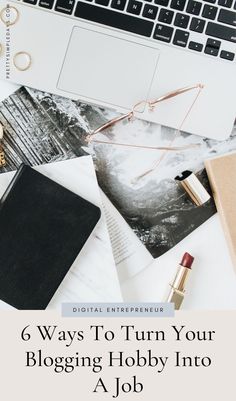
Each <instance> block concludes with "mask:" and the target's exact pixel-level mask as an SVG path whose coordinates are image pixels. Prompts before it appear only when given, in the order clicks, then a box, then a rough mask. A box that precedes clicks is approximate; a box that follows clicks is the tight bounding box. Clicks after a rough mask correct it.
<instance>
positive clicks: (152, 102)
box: [149, 84, 204, 107]
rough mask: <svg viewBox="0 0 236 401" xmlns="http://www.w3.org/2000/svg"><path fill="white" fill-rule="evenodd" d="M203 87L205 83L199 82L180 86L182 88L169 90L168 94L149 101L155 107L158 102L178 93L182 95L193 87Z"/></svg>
mask: <svg viewBox="0 0 236 401" xmlns="http://www.w3.org/2000/svg"><path fill="white" fill-rule="evenodd" d="M197 88H199V89H203V88H204V85H203V84H197V85H193V86H186V87H184V88H180V89H176V90H175V91H172V92H169V93H167V94H166V95H163V96H161V97H159V98H158V99H157V100H153V101H151V102H149V105H150V107H155V106H156V104H157V103H160V102H163V101H164V100H168V99H171V98H172V97H175V96H178V95H182V94H183V93H186V92H189V91H191V90H193V89H197Z"/></svg>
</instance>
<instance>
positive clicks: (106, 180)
mask: <svg viewBox="0 0 236 401" xmlns="http://www.w3.org/2000/svg"><path fill="white" fill-rule="evenodd" d="M117 115H118V114H117V113H115V112H114V111H112V110H110V109H105V108H101V107H97V106H92V105H87V104H84V103H81V102H79V101H74V100H71V99H67V98H64V97H60V96H57V95H52V94H49V93H44V92H40V91H36V90H33V89H28V88H25V87H22V88H20V89H19V90H18V91H16V92H15V93H14V94H12V95H11V96H10V97H9V98H7V99H6V100H4V101H3V102H2V104H1V105H0V122H1V124H2V125H3V126H4V138H3V147H4V151H5V157H6V161H7V164H6V166H5V167H4V168H2V170H1V171H2V172H6V171H9V170H12V169H15V168H17V167H18V166H19V165H20V163H21V162H22V161H24V162H26V163H28V164H30V165H38V164H45V163H49V162H55V161H61V160H65V159H70V158H74V157H79V156H83V155H87V154H91V155H92V156H93V160H94V163H95V167H96V172H97V178H98V182H99V185H100V187H101V188H102V190H103V191H104V192H105V194H106V195H107V197H108V198H109V199H110V201H111V202H112V203H113V205H114V206H115V208H116V209H117V210H118V211H119V212H120V213H121V215H122V216H123V217H124V219H125V220H126V222H127V223H128V224H129V226H130V227H131V228H132V230H133V231H134V233H135V234H136V235H137V236H138V238H139V239H140V240H141V242H142V243H143V244H144V245H145V246H146V248H147V249H148V251H149V252H150V253H151V255H152V256H153V257H154V258H157V257H159V256H161V255H162V254H164V253H165V252H167V251H168V250H170V249H171V248H172V247H174V246H175V245H176V244H177V243H178V242H179V241H181V240H182V239H183V238H185V237H186V236H187V235H188V234H190V233H191V232H192V231H193V230H195V229H196V228H197V227H199V226H200V225H201V224H202V223H204V222H205V221H206V220H207V219H209V218H210V217H211V216H212V215H213V214H214V213H215V212H216V209H215V205H214V201H213V199H212V198H211V200H210V201H208V202H207V203H206V204H205V205H203V206H201V207H197V206H196V205H194V203H193V202H192V201H191V200H190V199H189V197H188V195H187V194H186V192H185V191H184V190H183V188H182V187H180V186H179V184H178V183H177V182H176V181H175V179H174V178H175V177H176V176H177V175H179V174H181V172H183V171H184V170H191V171H193V172H195V173H196V174H197V176H198V178H199V179H200V181H201V182H202V183H203V185H204V186H205V187H206V188H208V190H209V191H210V188H209V184H208V180H207V176H206V173H205V170H204V168H203V160H204V159H206V158H208V157H211V156H215V155H220V154H222V153H225V152H231V151H233V150H235V149H236V131H234V132H233V133H232V135H231V137H230V138H229V139H228V140H226V141H224V142H218V141H216V140H212V139H206V138H202V137H199V136H194V135H190V134H187V133H185V132H177V131H175V130H173V129H171V128H167V127H164V126H160V125H156V124H153V123H150V122H143V121H140V120H138V119H133V120H131V121H128V120H126V121H123V122H120V123H118V124H116V125H114V126H113V127H112V128H110V129H107V130H105V131H103V132H101V133H99V134H97V135H96V136H94V138H95V139H96V141H97V142H95V141H94V143H93V141H91V142H90V143H89V142H88V136H89V134H91V132H92V131H93V130H95V129H96V128H98V127H99V126H100V125H102V124H104V123H105V122H107V121H109V120H110V119H112V118H114V117H116V116H117ZM99 141H100V142H101V143H99ZM103 142H106V143H103ZM170 144H171V146H173V145H174V146H175V147H179V148H181V147H182V146H186V145H189V148H187V149H185V150H179V151H173V150H169V151H161V150H158V149H153V148H158V147H171V146H170ZM135 146H137V147H135ZM142 146H144V148H142ZM145 147H146V148H145ZM148 147H150V148H149V149H147V148H148Z"/></svg>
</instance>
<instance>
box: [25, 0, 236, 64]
mask: <svg viewBox="0 0 236 401" xmlns="http://www.w3.org/2000/svg"><path fill="white" fill-rule="evenodd" d="M23 1H24V2H25V3H28V4H31V5H38V6H39V7H42V8H45V9H48V10H54V11H57V12H60V13H63V14H67V15H74V16H75V17H78V18H81V19H83V20H87V21H92V22H96V23H100V24H102V25H106V26H109V27H112V28H117V29H121V30H123V31H126V32H130V33H133V34H138V35H141V36H144V37H149V38H152V39H154V40H157V41H160V42H164V43H168V44H172V45H174V46H178V47H182V48H188V49H190V50H191V51H194V52H199V53H200V52H202V53H204V54H207V55H209V56H212V57H220V58H222V59H225V60H228V61H233V60H234V58H235V54H234V52H233V51H232V43H236V0H207V1H196V0H144V1H140V0H84V1H76V0H23ZM196 34H197V35H196ZM207 37H208V38H207ZM196 38H197V40H196ZM227 42H228V43H231V46H230V47H229V48H230V50H229V49H227Z"/></svg>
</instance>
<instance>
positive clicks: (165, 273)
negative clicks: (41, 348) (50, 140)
mask: <svg viewBox="0 0 236 401" xmlns="http://www.w3.org/2000/svg"><path fill="white" fill-rule="evenodd" d="M16 88H17V87H16V86H14V85H10V84H7V83H3V82H1V83H0V101H1V100H3V99H4V98H5V97H7V96H8V95H9V94H10V93H11V92H12V91H13V90H15V89H16ZM184 252H189V253H191V254H192V255H193V256H194V257H195V262H194V265H193V270H192V275H191V278H190V280H189V282H188V288H187V293H186V297H185V300H184V304H183V308H184V309H186V310H187V309H215V310H217V309H235V308H236V266H235V268H234V267H233V264H232V262H231V259H230V255H229V252H228V247H227V244H226V240H225V237H224V233H223V230H222V227H221V224H220V221H219V216H218V215H215V216H214V217H212V218H211V219H210V220H208V221H207V222H206V223H204V224H203V225H202V226H201V227H199V228H198V229H197V230H195V231H194V232H193V233H192V234H190V235H189V236H188V237H187V238H185V239H184V240H183V241H182V242H181V243H179V244H178V245H177V246H175V247H174V248H173V249H172V250H170V251H169V252H167V253H166V254H165V255H163V256H161V257H160V258H158V260H155V261H154V262H153V263H152V265H151V266H149V267H147V268H146V269H145V270H143V271H142V272H141V273H140V274H138V275H137V276H136V277H134V278H132V279H130V280H129V281H126V282H125V283H124V284H123V285H122V292H123V297H124V300H125V301H127V302H128V301H139V302H140V301H141V302H142V301H143V302H144V301H153V302H157V301H161V300H163V298H164V297H165V293H166V291H167V290H168V287H167V283H169V282H171V281H172V279H173V276H174V274H175V272H176V269H177V265H178V263H179V262H180V260H181V257H182V255H183V254H184Z"/></svg>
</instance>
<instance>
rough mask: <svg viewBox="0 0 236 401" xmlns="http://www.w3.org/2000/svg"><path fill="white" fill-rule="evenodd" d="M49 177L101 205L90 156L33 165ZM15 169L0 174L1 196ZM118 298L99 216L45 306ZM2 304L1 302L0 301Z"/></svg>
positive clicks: (119, 299)
mask: <svg viewBox="0 0 236 401" xmlns="http://www.w3.org/2000/svg"><path fill="white" fill-rule="evenodd" d="M36 169H37V170H38V171H40V172H41V173H43V174H45V175H46V176H48V177H49V178H51V179H53V180H54V181H56V182H58V183H59V184H61V185H63V186H64V187H66V188H68V189H69V190H71V191H73V192H74V193H77V194H78V195H80V196H82V197H83V198H85V199H87V200H88V201H90V202H92V203H94V204H95V205H97V206H99V207H100V208H101V197H100V192H99V188H98V184H97V180H96V175H95V171H94V166H93V161H92V158H91V157H90V156H84V157H79V158H76V159H73V160H67V161H63V162H57V163H52V164H47V165H43V166H40V167H37V168H36ZM13 175H14V173H5V174H1V175H0V196H2V194H3V193H4V191H5V189H6V187H7V185H8V184H9V182H10V181H11V179H12V177H13ZM106 301H110V302H121V301H122V296H121V291H120V285H119V281H118V276H117V272H116V267H115V263H114V259H113V255H112V250H111V245H110V240H109V235H108V231H107V226H106V222H105V217H104V215H103V213H102V217H101V219H100V221H99V223H98V224H97V226H96V227H95V229H94V231H93V232H92V234H91V236H90V238H89V239H88V241H87V243H86V244H85V246H84V248H83V249H82V251H81V253H80V254H79V256H78V257H77V259H76V260H75V262H74V264H73V265H72V267H71V269H70V270H69V272H68V274H67V275H66V277H65V279H64V280H63V282H62V283H61V285H60V287H59V288H58V290H57V292H56V293H55V295H54V297H53V298H52V300H51V302H50V304H49V305H48V309H60V306H61V303H62V302H106ZM2 307H3V308H4V305H2Z"/></svg>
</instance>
